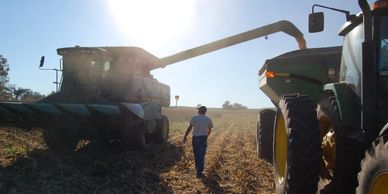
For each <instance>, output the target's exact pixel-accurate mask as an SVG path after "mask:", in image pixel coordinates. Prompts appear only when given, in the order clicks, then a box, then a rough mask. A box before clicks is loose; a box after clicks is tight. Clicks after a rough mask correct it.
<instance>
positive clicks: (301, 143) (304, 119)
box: [273, 94, 322, 194]
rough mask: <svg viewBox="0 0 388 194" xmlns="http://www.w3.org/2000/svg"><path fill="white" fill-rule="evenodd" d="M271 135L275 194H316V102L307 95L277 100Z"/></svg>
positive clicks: (295, 95) (317, 131)
mask: <svg viewBox="0 0 388 194" xmlns="http://www.w3.org/2000/svg"><path fill="white" fill-rule="evenodd" d="M278 107H279V108H278V111H277V115H276V123H275V128H274V129H275V133H274V144H273V150H274V154H273V155H274V157H273V163H274V167H275V170H274V173H275V186H276V191H277V192H278V193H281V194H283V193H288V194H301V193H304V194H313V193H315V192H316V191H317V188H318V181H319V169H320V166H319V165H317V164H320V161H321V158H320V157H321V154H322V149H321V144H320V134H319V129H318V121H317V118H316V111H315V103H314V102H313V101H312V100H310V98H309V97H308V96H305V95H299V94H291V95H284V96H282V97H281V98H280V101H279V106H278Z"/></svg>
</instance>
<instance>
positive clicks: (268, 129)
mask: <svg viewBox="0 0 388 194" xmlns="http://www.w3.org/2000/svg"><path fill="white" fill-rule="evenodd" d="M275 115H276V112H275V111H274V110H272V109H264V110H262V111H260V112H259V115H258V117H257V134H256V145H257V153H258V155H259V158H261V159H264V160H266V161H267V162H269V163H271V164H272V157H273V154H272V144H273V127H274V123H275Z"/></svg>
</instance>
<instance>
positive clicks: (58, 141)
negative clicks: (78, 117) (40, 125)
mask: <svg viewBox="0 0 388 194" xmlns="http://www.w3.org/2000/svg"><path fill="white" fill-rule="evenodd" d="M43 139H44V141H45V142H46V145H47V147H48V148H49V149H52V150H56V151H65V152H67V151H74V150H75V148H76V147H77V144H78V141H79V139H78V136H77V134H75V129H73V128H47V129H44V130H43Z"/></svg>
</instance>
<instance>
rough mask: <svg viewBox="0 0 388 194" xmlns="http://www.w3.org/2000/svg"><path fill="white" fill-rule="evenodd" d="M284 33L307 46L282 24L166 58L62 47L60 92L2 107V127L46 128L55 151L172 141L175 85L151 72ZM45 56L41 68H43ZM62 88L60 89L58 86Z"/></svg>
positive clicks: (129, 51) (289, 26) (300, 36)
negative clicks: (167, 109)
mask: <svg viewBox="0 0 388 194" xmlns="http://www.w3.org/2000/svg"><path fill="white" fill-rule="evenodd" d="M279 31H283V32H284V33H286V34H289V35H291V36H293V37H294V38H295V39H296V40H297V42H298V46H299V48H301V49H303V48H306V42H305V40H304V38H303V34H302V33H301V32H300V31H299V30H298V29H297V28H296V27H295V26H294V25H293V24H292V23H290V22H288V21H279V22H275V23H272V24H269V25H266V26H263V27H260V28H256V29H253V30H250V31H247V32H243V33H240V34H237V35H234V36H231V37H228V38H225V39H221V40H218V41H215V42H212V43H209V44H205V45H202V46H199V47H196V48H193V49H189V50H186V51H183V52H179V53H176V54H174V55H171V56H167V57H164V58H160V59H159V58H157V57H155V56H154V55H152V54H150V53H148V52H146V51H144V50H143V49H141V48H137V47H79V46H76V47H71V48H60V49H58V50H57V52H58V54H59V55H61V56H62V61H63V69H62V68H59V69H54V70H56V72H57V73H58V71H62V75H63V78H62V79H61V80H60V81H58V80H56V82H55V83H56V84H58V83H61V85H60V89H59V92H57V93H54V94H52V95H50V96H48V97H46V98H44V99H43V100H41V101H40V102H38V103H13V102H2V103H0V126H2V127H19V128H34V127H39V128H42V129H43V135H44V139H45V141H46V144H47V145H48V147H50V148H61V149H65V150H74V148H75V146H76V145H77V143H78V142H79V139H91V140H93V141H94V142H97V143H98V144H100V143H102V144H101V145H105V143H106V142H109V141H112V140H118V141H119V142H121V143H122V144H123V145H124V147H125V148H141V147H143V146H144V144H145V143H146V142H156V143H162V142H164V141H166V139H167V138H168V132H169V123H168V118H167V117H166V116H164V115H162V113H161V106H169V104H170V89H169V86H167V85H164V84H162V83H160V82H158V81H157V80H156V79H154V78H153V77H152V75H151V74H150V71H151V70H153V69H157V68H161V67H165V66H167V65H170V64H173V63H176V62H179V61H182V60H186V59H189V58H192V57H196V56H199V55H202V54H205V53H209V52H212V51H215V50H218V49H221V48H225V47H228V46H232V45H235V44H238V43H241V42H245V41H249V40H252V39H255V38H258V37H262V36H266V35H268V34H272V33H276V32H279ZM43 63H44V58H43V57H42V60H41V65H40V67H42V66H43ZM57 88H58V85H57Z"/></svg>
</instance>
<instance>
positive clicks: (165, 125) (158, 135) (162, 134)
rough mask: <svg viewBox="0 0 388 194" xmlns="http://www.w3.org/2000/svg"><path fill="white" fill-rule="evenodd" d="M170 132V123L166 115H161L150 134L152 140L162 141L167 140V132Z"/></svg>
mask: <svg viewBox="0 0 388 194" xmlns="http://www.w3.org/2000/svg"><path fill="white" fill-rule="evenodd" d="M169 133H170V124H169V121H168V117H166V116H165V115H162V118H161V119H160V120H158V121H157V124H156V129H155V131H154V132H153V133H152V135H151V139H152V142H154V143H158V144H161V143H164V142H166V141H167V140H168V134H169Z"/></svg>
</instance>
